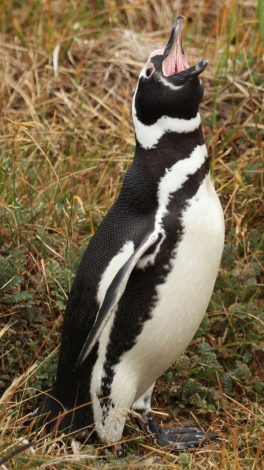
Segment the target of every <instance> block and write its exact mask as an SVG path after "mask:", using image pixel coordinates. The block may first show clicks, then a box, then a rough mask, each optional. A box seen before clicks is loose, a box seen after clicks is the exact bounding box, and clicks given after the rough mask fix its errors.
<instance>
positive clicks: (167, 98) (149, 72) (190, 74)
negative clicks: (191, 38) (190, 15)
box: [133, 16, 207, 128]
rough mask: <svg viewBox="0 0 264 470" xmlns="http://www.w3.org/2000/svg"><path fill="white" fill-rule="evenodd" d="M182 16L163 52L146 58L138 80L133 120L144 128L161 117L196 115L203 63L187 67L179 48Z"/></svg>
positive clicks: (187, 118)
mask: <svg viewBox="0 0 264 470" xmlns="http://www.w3.org/2000/svg"><path fill="white" fill-rule="evenodd" d="M182 29H183V17H182V16H178V17H177V18H176V21H175V23H174V25H173V29H172V31H171V35H170V38H169V41H168V44H167V46H166V47H165V49H159V50H156V51H154V52H152V54H151V55H150V56H149V59H148V61H147V63H146V65H145V66H144V67H143V69H142V71H141V73H140V75H139V80H138V85H137V88H136V92H135V95H134V99H133V120H134V124H135V128H136V123H138V121H139V122H140V123H141V124H143V125H144V126H149V125H152V124H154V123H156V122H157V121H158V120H159V119H160V118H162V117H163V116H167V117H169V118H178V119H184V120H190V119H192V118H194V117H195V116H196V115H197V113H198V108H199V103H200V101H201V99H202V96H203V86H202V83H201V81H200V79H199V74H200V73H201V72H203V70H204V69H205V67H206V66H207V61H206V60H201V61H200V62H199V63H198V64H196V65H194V66H192V67H189V64H188V61H187V59H186V56H185V54H184V51H183V48H182Z"/></svg>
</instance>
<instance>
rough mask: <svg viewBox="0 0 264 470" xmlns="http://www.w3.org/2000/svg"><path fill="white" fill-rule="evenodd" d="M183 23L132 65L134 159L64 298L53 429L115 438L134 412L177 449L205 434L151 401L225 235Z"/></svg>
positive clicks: (190, 322)
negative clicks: (175, 421)
mask: <svg viewBox="0 0 264 470" xmlns="http://www.w3.org/2000/svg"><path fill="white" fill-rule="evenodd" d="M182 29H183V17H182V16H178V17H177V18H176V21H175V23H174V24H173V28H172V31H171V35H170V38H169V41H168V43H167V46H166V47H165V48H163V49H159V50H156V51H154V52H152V54H151V55H150V56H149V58H148V60H147V62H146V64H145V66H144V67H143V69H142V71H141V73H140V75H139V79H138V83H137V86H136V90H135V93H134V97H133V101H132V118H133V124H134V129H135V141H136V142H135V156H134V159H133V163H132V165H131V167H130V168H129V170H128V172H127V174H126V175H125V177H124V180H123V184H122V187H121V190H120V194H119V196H118V198H117V200H116V202H115V203H114V205H113V206H112V207H111V208H110V210H109V212H108V213H107V215H106V217H105V218H104V220H103V221H102V223H101V224H100V226H99V227H98V229H97V231H96V233H95V235H94V237H93V238H92V240H91V241H90V243H89V245H88V247H87V249H86V251H85V253H84V255H83V258H82V260H81V262H80V265H79V268H78V271H77V274H76V277H75V280H74V283H73V286H72V289H71V292H70V295H69V298H68V303H67V307H66V311H65V316H64V321H63V326H62V337H61V347H60V353H59V359H58V367H57V374H56V380H55V383H54V387H53V389H52V391H51V393H50V395H49V396H48V397H47V399H46V401H45V403H44V405H43V408H42V413H43V414H45V416H46V422H47V426H49V429H50V430H51V431H52V432H55V431H64V433H66V434H68V435H72V434H74V433H75V434H76V435H78V436H82V435H83V436H84V435H85V436H88V435H89V436H90V438H91V439H93V438H96V439H98V440H99V442H102V443H106V444H115V443H117V442H118V441H120V440H121V438H122V435H123V430H124V426H125V422H126V419H127V417H128V415H129V413H130V412H132V413H136V414H137V416H138V417H139V421H140V423H141V427H142V429H144V430H145V431H146V432H148V433H150V434H151V435H152V436H153V439H154V441H155V442H156V443H157V444H158V445H160V446H164V447H167V446H170V449H172V450H175V451H178V450H182V449H185V448H188V447H193V446H196V445H199V444H200V443H201V442H204V441H206V440H208V439H210V438H211V439H213V438H214V436H213V435H212V434H211V435H207V436H206V435H205V434H204V433H203V431H201V430H200V429H197V428H192V427H188V428H176V429H163V428H162V427H161V425H160V424H159V423H158V422H157V421H156V418H155V417H154V415H153V413H152V410H151V397H152V392H153V388H154V385H155V381H156V380H157V378H158V377H160V376H161V375H162V374H163V373H164V372H165V371H166V370H167V369H168V368H169V367H170V366H171V365H172V364H173V363H174V362H175V361H176V360H177V359H178V358H179V356H180V355H181V354H182V353H183V352H184V351H185V349H186V348H187V346H188V344H189V343H190V342H191V340H192V338H193V337H194V335H195V333H196V331H197V329H198V328H199V325H200V323H201V321H202V319H203V317H204V315H205V312H206V309H207V307H208V303H209V301H210V298H211V295H212V292H213V288H214V284H215V280H216V277H217V272H218V269H219V265H220V260H221V256H222V251H223V245H224V219H223V211H222V208H221V204H220V202H219V199H218V196H217V194H216V191H215V189H214V186H213V183H212V180H211V177H210V170H209V157H208V153H207V149H206V146H205V143H204V137H203V132H202V126H201V117H200V114H199V104H200V102H201V99H202V96H203V85H202V82H201V80H200V78H199V76H200V74H201V73H202V72H203V71H204V69H205V67H206V66H207V61H206V60H204V59H203V60H201V61H200V62H198V63H197V64H196V65H193V66H189V64H188V61H187V58H186V55H185V54H184V51H183V48H182Z"/></svg>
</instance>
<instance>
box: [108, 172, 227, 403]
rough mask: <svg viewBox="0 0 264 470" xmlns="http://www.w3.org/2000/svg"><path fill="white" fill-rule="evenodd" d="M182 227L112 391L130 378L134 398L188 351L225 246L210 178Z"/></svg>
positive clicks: (204, 308)
mask: <svg viewBox="0 0 264 470" xmlns="http://www.w3.org/2000/svg"><path fill="white" fill-rule="evenodd" d="M182 225H183V230H184V233H183V237H182V239H181V241H180V243H179V245H176V246H175V248H174V249H173V251H172V254H171V257H170V259H169V260H168V264H169V270H168V274H167V276H166V279H165V280H164V282H163V283H160V284H158V285H157V286H156V302H155V306H154V308H153V310H152V311H151V312H150V318H149V319H148V320H146V321H145V322H144V325H143V328H142V331H141V333H140V334H139V335H138V337H137V338H136V341H135V344H134V345H133V346H132V347H131V349H129V350H128V351H127V352H125V353H124V354H123V356H122V357H121V358H120V362H119V364H117V365H116V367H115V374H114V377H113V384H112V389H120V387H121V388H122V386H123V387H124V378H125V377H126V378H127V380H128V381H129V377H130V383H131V386H132V387H134V389H135V400H137V399H138V398H139V397H140V396H141V395H142V394H143V393H144V392H145V391H146V390H147V389H148V388H149V387H150V386H151V385H152V384H153V382H155V380H156V379H157V378H158V377H159V376H160V375H161V374H163V373H164V372H165V371H166V370H167V369H168V368H169V367H170V366H171V364H172V363H173V362H175V360H177V359H178V358H179V356H180V355H181V354H182V353H183V352H184V351H185V349H186V347H187V346H188V344H189V343H190V341H191V340H192V338H193V336H194V335H195V333H196V331H197V329H198V328H199V325H200V323H201V321H202V319H203V317H204V315H205V312H206V309H207V307H208V304H209V301H210V298H211V295H212V292H213V288H214V284H215V280H216V276H217V272H218V269H219V264H220V260H221V256H222V251H223V245H224V219H223V211H222V207H221V205H220V202H219V199H218V196H217V194H216V192H215V189H214V187H213V184H212V182H211V179H210V175H207V176H206V178H205V179H204V181H203V183H202V184H201V186H200V187H199V189H198V191H197V193H196V195H195V196H194V197H193V198H192V199H191V200H190V202H189V204H188V206H187V208H186V209H185V211H184V213H183V214H182ZM142 288H144V286H142ZM136 301H137V299H135V302H136ZM109 327H110V325H109Z"/></svg>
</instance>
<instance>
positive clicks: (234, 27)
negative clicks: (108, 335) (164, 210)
mask: <svg viewBox="0 0 264 470" xmlns="http://www.w3.org/2000/svg"><path fill="white" fill-rule="evenodd" d="M262 10H263V9H261V2H259V6H258V8H257V6H256V8H255V9H254V8H253V7H252V3H251V2H247V1H245V2H243V3H238V2H236V1H235V0H234V1H230V2H226V3H225V4H224V5H223V6H220V4H219V3H218V2H201V1H200V0H196V1H194V2H192V4H191V6H188V5H187V4H186V6H185V7H184V8H183V10H182V11H181V12H180V11H175V10H174V9H173V6H172V2H165V1H163V0H152V1H151V0H146V1H145V2H130V3H129V2H123V1H119V2H117V1H112V2H110V1H100V2H89V7H87V2H86V1H79V2H75V1H71V2H67V1H66V0H58V1H56V2H40V1H36V0H27V1H25V2H22V1H15V0H13V1H4V2H2V4H1V5H0V12H1V32H2V36H1V39H0V55H1V58H2V59H1V62H0V67H1V69H0V70H1V81H0V87H1V96H2V107H1V111H0V112H1V135H0V158H1V166H0V216H1V222H2V223H1V226H0V302H1V317H0V335H1V344H0V354H1V376H0V389H1V391H2V392H3V395H2V398H1V399H0V406H1V408H0V433H1V444H0V456H1V457H2V456H3V455H6V453H8V452H9V451H10V449H13V448H17V447H18V446H19V442H20V439H22V438H27V439H31V438H33V439H34V445H33V446H34V452H35V453H34V454H33V453H32V451H31V450H25V451H24V452H21V453H19V454H17V455H16V456H14V457H13V458H11V459H10V460H9V462H8V463H7V465H8V468H12V469H20V468H29V469H30V468H37V467H38V468H50V469H53V468H58V469H65V468H70V469H74V468H76V469H79V468H80V469H81V468H99V467H100V468H107V469H110V468H115V469H116V468H175V469H200V468H219V469H220V470H222V469H233V468H234V469H252V470H253V469H254V470H255V469H258V468H262V467H261V466H262V465H263V460H261V459H263V448H264V398H263V397H264V334H263V331H264V328H263V327H264V313H263V276H262V273H263V267H262V263H263V252H262V250H263V214H262V207H263V202H262V201H263V200H262V199H261V198H262V196H263V173H262V169H263V144H262V141H263V130H264V126H263V113H262V111H261V109H262V108H261V105H262V99H263V68H262V63H261V57H262V55H263V42H261V38H262V39H263V34H262V33H263V31H262V30H263V14H262ZM178 13H183V14H185V15H186V16H187V17H189V18H192V20H193V21H192V23H190V24H189V25H188V26H187V27H186V31H185V38H184V43H185V50H186V52H187V55H188V57H190V62H194V61H195V60H197V59H199V58H201V57H202V56H204V57H207V58H208V59H209V66H208V68H207V69H206V71H205V73H204V76H203V81H204V85H205V96H204V100H203V103H202V109H201V112H202V116H203V123H204V131H205V137H206V141H207V145H208V148H209V152H210V154H211V156H212V174H213V177H214V180H215V185H216V188H217V190H218V193H219V196H220V199H221V202H222V205H223V207H224V210H225V221H226V243H225V250H224V255H223V260H222V264H221V269H220V272H219V277H218V280H217V283H216V286H215V290H214V294H213V297H212V300H211V303H210V306H209V309H208V315H207V316H206V317H205V319H204V321H203V323H202V325H201V327H200V329H199V331H198V333H197V335H196V337H195V339H194V341H193V342H192V344H191V345H190V347H189V348H188V350H187V351H186V353H185V354H184V355H183V357H182V358H181V359H180V360H179V361H178V363H177V364H174V365H173V366H172V367H171V368H170V370H169V371H168V372H167V373H166V374H165V375H164V376H163V377H162V378H160V379H159V381H158V383H157V386H156V392H155V400H154V407H155V408H156V409H157V410H158V411H162V412H164V411H166V412H167V413H168V416H165V415H161V418H162V419H163V420H164V421H166V420H168V421H169V424H171V425H173V423H180V424H188V423H192V424H193V423H198V424H199V425H200V426H202V427H203V428H204V429H206V430H207V429H209V428H210V427H211V428H212V429H214V430H215V431H217V432H218V433H219V435H220V436H221V438H222V440H221V442H220V443H219V444H216V445H212V446H206V447H205V448H204V449H198V450H196V451H192V452H189V453H181V454H180V455H173V454H170V453H169V452H164V451H163V450H161V449H158V448H155V447H153V444H152V443H151V441H149V440H148V439H147V438H145V437H144V436H143V435H141V434H140V433H139V431H138V430H137V429H136V428H135V425H134V423H133V420H132V421H131V423H128V425H127V429H126V433H125V436H124V439H125V442H126V443H125V449H126V457H125V459H124V460H121V461H120V460H119V459H117V457H116V456H115V453H114V452H113V451H112V450H111V449H109V450H108V451H107V452H106V456H105V457H104V460H103V462H102V455H103V454H104V453H105V450H104V449H102V448H100V447H99V448H92V447H91V446H83V447H81V449H79V450H78V449H77V448H75V447H74V448H73V449H72V448H69V447H66V445H61V446H59V444H58V443H56V439H55V438H51V437H48V438H47V439H45V438H44V437H43V436H39V437H37V436H34V435H33V433H32V432H30V431H27V432H26V431H24V430H23V428H21V424H22V423H23V420H24V419H25V417H26V416H27V414H28V413H29V412H30V411H32V409H34V408H35V406H36V403H38V401H39V400H40V397H39V393H40V391H42V390H48V389H49V388H50V386H51V383H52V380H53V377H54V374H55V370H56V357H57V351H58V345H59V341H60V326H61V322H62V318H63V311H64V308H65V304H66V299H67V295H68V292H69V289H70V285H71V282H72V280H73V277H74V273H75V271H76V268H77V265H78V262H79V260H80V257H81V255H82V252H83V250H84V249H85V247H86V244H87V242H88V241H89V239H90V238H91V236H92V235H93V234H94V232H95V230H96V227H97V226H98V224H99V223H100V221H101V220H102V218H103V217H104V215H105V214H106V212H107V210H108V208H109V207H110V206H111V204H112V203H113V201H114V200H115V198H116V196H117V194H118V191H119V188H120V184H121V182H122V178H123V176H124V173H125V171H126V169H127V168H128V166H129V164H130V162H131V160H132V157H133V150H134V138H133V129H132V124H131V118H130V104H131V96H132V91H133V90H134V88H135V85H136V79H137V75H138V73H139V70H140V67H141V65H142V64H143V63H144V62H145V60H146V58H147V57H148V54H149V52H150V51H152V50H154V49H155V48H157V47H158V46H160V45H162V44H164V43H165V42H166V38H167V36H168V32H169V30H170V28H171V24H172V22H173V18H174V17H175V15H176V14H178ZM153 33H154V34H153ZM58 45H59V46H60V49H59V69H58V73H57V72H56V73H55V71H54V67H53V60H52V58H53V53H54V49H55V48H56V46H58ZM80 456H82V457H80ZM85 456H86V457H85ZM139 456H140V458H141V460H139ZM78 458H79V459H80V458H81V460H78Z"/></svg>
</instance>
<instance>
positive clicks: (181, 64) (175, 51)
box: [162, 34, 189, 77]
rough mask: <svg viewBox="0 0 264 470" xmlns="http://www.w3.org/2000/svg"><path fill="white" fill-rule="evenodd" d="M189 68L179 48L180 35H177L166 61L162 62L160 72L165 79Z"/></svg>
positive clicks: (180, 47)
mask: <svg viewBox="0 0 264 470" xmlns="http://www.w3.org/2000/svg"><path fill="white" fill-rule="evenodd" d="M188 68H189V64H188V61H187V59H186V57H185V55H184V53H183V50H182V46H181V35H180V34H179V35H177V37H176V41H175V43H174V45H173V47H172V49H171V51H170V53H169V55H168V56H167V57H166V59H164V60H163V62H162V72H163V75H164V76H165V77H169V76H170V75H174V74H176V73H179V72H182V71H183V70H186V69H188Z"/></svg>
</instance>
